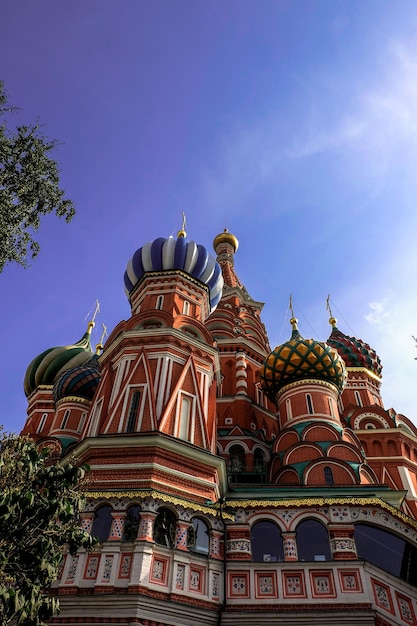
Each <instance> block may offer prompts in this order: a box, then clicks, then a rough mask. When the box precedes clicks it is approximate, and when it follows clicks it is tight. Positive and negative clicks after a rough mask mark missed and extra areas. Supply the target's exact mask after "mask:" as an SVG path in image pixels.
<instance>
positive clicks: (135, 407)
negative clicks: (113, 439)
mask: <svg viewBox="0 0 417 626" xmlns="http://www.w3.org/2000/svg"><path fill="white" fill-rule="evenodd" d="M139 402H140V391H134V392H133V394H132V400H131V402H130V409H129V415H128V418H127V424H126V432H127V433H133V432H134V430H135V426H136V418H137V416H138V411H139Z"/></svg>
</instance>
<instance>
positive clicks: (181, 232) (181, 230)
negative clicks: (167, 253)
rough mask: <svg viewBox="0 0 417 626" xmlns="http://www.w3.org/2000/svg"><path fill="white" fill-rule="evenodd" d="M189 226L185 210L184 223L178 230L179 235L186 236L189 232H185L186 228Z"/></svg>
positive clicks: (183, 214)
mask: <svg viewBox="0 0 417 626" xmlns="http://www.w3.org/2000/svg"><path fill="white" fill-rule="evenodd" d="M186 226H187V220H186V219H185V213H184V211H183V212H182V224H181V229H180V230H179V231H178V233H177V237H186V236H187V233H186V232H185V228H186Z"/></svg>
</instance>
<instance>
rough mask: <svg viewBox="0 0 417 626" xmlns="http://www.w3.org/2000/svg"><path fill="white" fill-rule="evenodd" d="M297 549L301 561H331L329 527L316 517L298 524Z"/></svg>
mask: <svg viewBox="0 0 417 626" xmlns="http://www.w3.org/2000/svg"><path fill="white" fill-rule="evenodd" d="M297 551H298V559H299V560H300V561H330V560H331V552H330V544H329V535H328V532H327V529H326V528H325V527H324V526H323V524H321V523H320V522H318V521H317V520H315V519H307V520H304V521H303V522H301V523H300V524H298V526H297Z"/></svg>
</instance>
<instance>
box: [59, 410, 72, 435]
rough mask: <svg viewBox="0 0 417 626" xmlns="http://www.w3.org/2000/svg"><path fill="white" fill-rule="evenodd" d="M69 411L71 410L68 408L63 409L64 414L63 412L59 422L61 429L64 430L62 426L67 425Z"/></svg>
mask: <svg viewBox="0 0 417 626" xmlns="http://www.w3.org/2000/svg"><path fill="white" fill-rule="evenodd" d="M70 413H71V411H70V410H69V409H67V410H66V411H65V414H64V417H63V420H62V423H61V430H64V428H66V427H67V424H68V420H69V416H70Z"/></svg>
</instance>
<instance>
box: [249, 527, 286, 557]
mask: <svg viewBox="0 0 417 626" xmlns="http://www.w3.org/2000/svg"><path fill="white" fill-rule="evenodd" d="M250 537H251V546H252V560H253V561H257V562H258V563H259V562H261V561H283V560H284V548H283V542H282V537H281V531H280V529H279V528H278V526H277V525H276V524H274V523H273V522H270V521H269V520H261V521H260V522H256V524H254V525H253V526H252V528H251V533H250Z"/></svg>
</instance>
